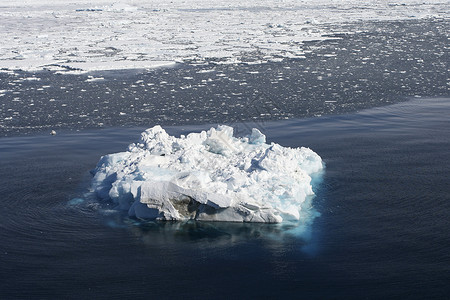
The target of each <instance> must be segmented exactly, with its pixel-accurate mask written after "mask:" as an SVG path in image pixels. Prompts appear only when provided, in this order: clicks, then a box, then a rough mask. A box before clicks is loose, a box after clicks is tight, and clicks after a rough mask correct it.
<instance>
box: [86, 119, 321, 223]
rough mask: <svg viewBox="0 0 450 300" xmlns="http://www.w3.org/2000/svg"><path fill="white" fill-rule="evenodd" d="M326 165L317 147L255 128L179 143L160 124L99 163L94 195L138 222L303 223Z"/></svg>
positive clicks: (225, 129)
mask: <svg viewBox="0 0 450 300" xmlns="http://www.w3.org/2000/svg"><path fill="white" fill-rule="evenodd" d="M323 168H324V165H323V162H322V160H321V158H320V156H319V155H318V154H316V153H315V152H314V151H312V150H311V149H309V148H305V147H300V148H289V147H282V146H280V145H278V144H276V143H271V144H268V143H266V137H265V135H264V134H262V133H261V132H260V131H259V130H258V129H255V128H254V129H252V132H251V134H249V135H248V136H245V137H234V136H233V128H232V127H229V126H225V125H219V126H218V127H217V128H211V129H209V130H208V131H202V132H200V133H190V134H188V135H181V136H180V137H178V138H177V137H175V136H171V135H169V134H168V133H167V132H166V131H165V130H164V129H163V128H162V127H161V126H155V127H153V128H149V129H147V130H145V131H144V132H143V133H142V134H141V137H140V140H139V141H138V142H136V143H133V144H131V145H129V146H128V149H127V151H125V152H119V153H114V154H108V155H105V156H103V157H102V158H101V159H100V161H99V162H98V164H97V166H96V168H95V169H94V170H92V174H93V179H92V191H93V192H95V193H96V194H97V196H98V197H99V198H101V199H103V200H105V201H112V202H114V203H115V204H116V205H117V207H118V208H119V209H122V210H127V211H128V214H129V216H131V217H136V218H139V219H146V220H187V219H194V220H200V221H230V222H262V223H280V222H282V221H285V220H294V221H295V220H299V218H300V211H301V205H302V203H303V202H304V201H305V200H307V199H309V198H310V197H313V196H314V192H313V189H312V180H311V176H313V175H314V174H318V173H319V172H321V171H322V170H323Z"/></svg>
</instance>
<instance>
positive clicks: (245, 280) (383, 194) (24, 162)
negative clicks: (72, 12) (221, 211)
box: [0, 21, 450, 299]
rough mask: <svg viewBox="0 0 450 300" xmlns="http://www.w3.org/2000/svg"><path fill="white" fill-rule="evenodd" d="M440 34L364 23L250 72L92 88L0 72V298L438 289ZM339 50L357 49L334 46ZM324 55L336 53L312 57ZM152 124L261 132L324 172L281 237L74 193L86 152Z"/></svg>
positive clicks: (445, 198) (442, 285) (125, 140)
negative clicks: (137, 215)
mask: <svg viewBox="0 0 450 300" xmlns="http://www.w3.org/2000/svg"><path fill="white" fill-rule="evenodd" d="M445 28H448V22H441V21H435V22H427V21H423V22H422V23H421V22H411V23H408V22H406V23H402V22H397V23H391V24H385V23H382V24H372V25H370V26H369V25H367V28H366V30H365V31H363V32H362V33H361V34H359V35H355V36H343V39H342V40H333V41H329V42H327V43H326V42H320V43H319V44H317V43H316V44H311V45H310V47H311V49H313V48H314V49H313V50H314V51H313V52H312V53H315V54H314V56H313V54H311V57H309V59H306V60H302V61H289V62H283V63H279V64H275V63H272V64H267V65H262V66H234V67H232V66H219V65H217V66H215V67H214V68H213V67H211V65H209V66H182V67H179V68H175V69H165V70H159V71H152V72H149V73H136V74H121V75H120V74H119V75H120V76H119V75H117V74H115V75H114V76H113V75H108V76H111V77H108V76H107V75H104V74H103V75H102V76H103V77H104V79H103V81H101V80H100V81H86V80H87V79H90V78H88V77H87V75H86V76H84V75H83V76H84V77H83V76H73V77H71V76H67V77H66V76H59V75H55V74H50V73H35V74H28V73H20V72H16V73H14V74H11V73H0V77H1V79H2V81H1V82H0V84H1V87H0V90H1V92H0V94H3V96H1V97H0V105H1V109H0V115H1V121H0V125H1V126H0V131H1V133H2V135H3V136H4V137H2V138H0V182H1V184H0V204H1V210H0V241H1V242H0V298H1V299H123V298H135V299H144V298H145V299H149V298H150V299H154V298H166V299H168V298H170V299H173V298H181V297H185V298H200V299H211V298H214V299H233V298H245V299H248V298H265V299H279V298H297V299H324V298H325V299H330V298H331V299H333V298H339V299H349V298H350V299H361V298H363V299H364V298H367V299H380V298H383V299H385V298H387V299H445V298H447V297H448V295H449V293H450V286H449V284H448V281H449V278H450V235H449V230H450V226H449V225H450V224H449V218H448V213H449V211H450V184H449V178H450V150H449V149H450V130H449V129H450V118H449V117H448V116H450V96H449V93H448V86H447V85H446V80H448V76H446V75H445V74H446V73H445V72H446V70H447V67H448V65H447V67H446V64H447V63H448V59H447V58H448V54H445V51H444V52H443V49H444V48H445V43H444V41H445V39H446V38H445V34H444V33H445V32H446V30H445ZM388 29H389V30H390V31H385V30H388ZM447 32H448V31H447ZM425 33H427V34H425ZM418 37H420V41H419V38H418ZM414 40H416V44H415V45H416V46H418V45H419V44H420V45H422V46H423V47H422V46H421V47H412V46H413V45H414ZM402 41H403V42H402ZM357 43H359V44H357ZM356 44H357V45H358V47H359V49H362V50H361V51H362V52H363V55H362V54H361V55H360V53H361V51H353V50H352V51H350V52H346V51H347V50H348V49H351V48H350V46H351V45H356ZM369 45H371V46H372V48H370V47H368V46H369ZM375 46H376V47H378V48H376V49H384V50H383V51H379V52H377V51H375V50H374V48H373V47H375ZM362 47H366V48H362ZM332 49H334V50H332ZM343 49H346V50H343ZM355 49H356V46H355ZM364 49H366V50H364ZM388 49H391V50H392V51H391V50H389V51H390V52H389V51H388ZM330 51H331V52H330ZM332 51H335V53H334V54H335V55H337V56H338V57H339V55H343V56H342V59H336V60H332V61H331V60H330V59H333V57H336V56H331V55H327V56H324V55H325V54H333V53H332ZM364 51H369V52H364ZM370 51H371V52H370ZM386 51H387V52H386ZM353 52H355V53H357V54H355V56H352V54H351V53H353ZM388 52H389V53H391V54H386V53H388ZM321 53H322V54H321ZM383 53H384V54H383ZM320 54H321V55H320ZM369 54H370V55H369ZM377 55H379V56H380V57H381V56H382V55H385V56H384V59H381V60H380V59H376V57H377ZM351 57H359V58H357V59H356V58H355V60H353V61H351V64H350V65H349V68H353V69H352V70H350V71H348V70H349V69H345V70H347V71H348V72H347V71H344V72H341V71H338V69H339V68H340V69H341V70H342V68H344V66H343V65H342V64H343V62H344V61H345V60H347V61H349V59H350V58H351ZM363 57H367V59H364V60H363ZM446 57H447V58H446ZM371 58H373V61H372V62H373V63H374V64H373V65H371V64H370V59H371ZM403 58H404V61H403V63H402V59H403ZM408 58H410V59H408ZM389 59H391V61H389ZM364 61H366V62H368V64H364V63H363V62H364ZM427 62H429V63H427ZM314 63H316V64H314ZM317 64H319V65H317ZM320 64H323V65H320ZM314 66H322V67H321V68H320V69H318V70H311V68H313V67H314ZM337 66H339V68H338V69H335V67H337ZM308 67H309V69H307V68H308ZM257 68H259V70H257ZM327 68H328V69H329V70H327ZM208 69H210V70H211V71H208V72H206V71H205V70H208ZM306 71H307V72H306ZM316 71H317V72H322V73H323V74H318V73H317V72H316ZM255 72H259V73H255ZM311 72H316V73H311ZM189 74H191V75H189ZM205 74H209V75H208V76H209V77H203V76H206V75H205ZM219 74H224V75H219ZM258 74H259V75H258ZM328 74H331V75H330V76H328ZM336 74H342V75H341V77H339V76H337V75H336ZM335 75H336V76H335ZM96 76H97V77H99V76H100V75H98V74H97V75H96ZM196 76H197V77H196ZM31 77H34V78H40V79H31V80H30V79H24V78H31ZM158 78H159V79H158ZM227 78H228V79H227ZM276 78H278V79H276ZM373 78H375V79H376V80H372V79H373ZM91 79H92V78H91ZM208 79H211V80H212V81H213V82H215V83H214V84H212V83H211V81H208ZM231 79H233V80H231ZM156 80H158V82H156ZM171 80H172V81H171ZM203 80H206V81H205V82H203ZM264 80H267V82H266V81H264ZM192 81H194V82H195V83H194V84H193V83H192ZM269 81H270V82H269ZM48 82H51V84H49V83H48ZM164 82H165V83H164ZM244 82H245V84H244ZM93 83H95V85H93ZM148 84H150V85H148ZM151 84H154V85H151ZM171 84H173V85H171ZM189 85H190V87H189ZM202 85H205V86H202ZM120 86H123V88H122V89H121V88H119V87H120ZM181 86H182V87H183V88H184V91H185V92H182V89H181V88H180V87H181ZM194 86H196V87H195V88H196V89H195V90H193V87H194ZM248 86H251V88H248ZM309 86H311V87H315V90H314V89H311V90H309V89H308V87H309ZM62 87H64V88H62ZM152 87H154V90H152ZM269 87H270V88H269ZM203 88H204V90H203ZM70 89H73V93H72V92H69V93H66V90H70ZM81 90H84V92H83V91H81ZM121 90H122V92H123V93H122V94H120V91H121ZM172 90H174V91H172ZM133 91H134V92H133ZM203 91H205V92H203ZM314 91H316V92H314ZM106 92H108V93H106ZM82 93H85V94H83V95H85V96H83V95H82ZM135 94H136V95H135ZM153 94H154V95H157V96H154V97H153V98H151V97H150V98H149V99H153V100H151V101H150V100H142V99H141V97H142V96H145V95H153ZM172 94H173V95H174V97H173V98H172ZM111 95H115V96H111ZM132 95H135V96H133V98H130V97H131V96H132ZM177 95H179V97H181V98H178V96H177ZM110 96H111V97H110ZM122 96H123V97H122ZM227 97H228V98H227ZM252 97H253V98H252ZM135 98H137V99H135ZM52 99H53V100H52ZM77 99H81V100H77ZM95 99H97V100H95ZM133 99H134V100H133ZM167 99H174V100H173V101H169V100H167ZM180 99H181V100H180ZM224 99H228V100H224ZM252 99H253V100H252ZM255 99H256V100H255ZM261 99H266V100H267V101H263V100H261ZM210 100H211V101H210ZM269 100H270V101H269ZM77 101H78V102H77ZM133 101H134V102H133ZM158 101H159V102H158ZM252 101H253V102H252ZM255 101H256V102H255ZM222 102H224V103H225V104H222ZM89 103H91V104H92V107H91V106H89V105H90V104H89ZM108 103H109V104H108ZM130 103H133V104H130ZM25 104H26V105H25ZM63 104H65V105H63ZM102 105H103V106H102ZM131 105H133V106H131ZM179 105H182V106H183V107H179ZM374 106H379V107H378V108H373V107H374ZM102 107H103V108H102ZM133 107H134V108H135V109H133ZM370 107H372V108H370ZM168 108H170V109H168ZM96 110H97V111H96ZM355 110H359V112H355ZM268 112H271V113H273V115H268V116H266V115H265V114H266V113H268ZM120 113H122V114H120ZM133 113H135V115H134V117H133ZM319 115H321V116H320V117H319ZM21 116H22V117H21ZM139 116H141V117H142V118H140V117H139ZM313 116H315V117H313ZM284 118H289V119H288V120H283V119H284ZM157 123H165V124H166V126H165V128H166V129H167V131H168V132H169V133H171V134H175V135H179V134H184V133H187V132H190V131H199V130H203V129H208V128H209V127H211V125H208V123H210V124H214V123H225V124H228V125H232V126H234V127H235V129H236V132H237V133H238V134H244V133H245V132H246V131H247V130H248V128H249V127H258V128H260V129H261V130H262V131H263V132H264V133H265V134H266V135H267V139H268V141H269V142H271V141H273V142H276V143H279V144H281V145H283V146H290V147H299V146H306V147H310V148H311V149H313V150H314V151H316V152H317V153H318V154H319V155H320V156H321V157H322V159H323V160H324V162H325V164H326V169H325V172H324V174H323V176H322V178H321V181H320V182H317V183H316V184H315V191H316V197H315V198H314V199H313V201H312V203H311V207H310V212H309V216H308V214H307V216H306V217H305V220H304V221H303V223H302V224H300V226H299V227H298V228H296V230H293V229H292V228H286V227H284V226H280V225H273V224H272V225H268V224H226V223H190V222H188V223H152V222H148V223H137V222H136V221H134V220H130V219H128V218H127V217H126V216H124V215H123V214H122V213H120V212H117V211H116V210H114V209H113V208H112V207H109V206H108V205H107V204H105V203H100V202H99V201H98V200H97V199H95V198H94V197H92V195H90V194H89V193H88V190H89V183H90V180H91V175H90V173H89V170H91V169H92V168H94V167H95V165H96V163H97V161H98V160H99V158H100V157H101V156H102V155H104V154H107V153H114V152H119V151H124V150H125V149H126V147H127V145H128V144H129V143H132V142H135V141H136V140H137V139H138V138H139V134H140V132H141V131H142V130H144V129H145V128H146V127H151V126H153V125H155V124H157ZM197 124H200V125H197ZM205 124H207V125H205ZM123 126H127V127H123ZM51 129H56V130H57V135H55V136H50V135H49V134H48V133H49V131H50V130H51ZM77 130H79V131H77ZM313 215H315V216H316V217H315V218H313V217H312V216H313Z"/></svg>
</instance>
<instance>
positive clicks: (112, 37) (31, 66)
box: [0, 0, 450, 74]
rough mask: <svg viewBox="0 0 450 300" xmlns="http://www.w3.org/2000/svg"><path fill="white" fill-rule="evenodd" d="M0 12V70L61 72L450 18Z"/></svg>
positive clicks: (351, 10) (195, 57)
mask: <svg viewBox="0 0 450 300" xmlns="http://www.w3.org/2000/svg"><path fill="white" fill-rule="evenodd" d="M0 7H1V9H0V40H2V43H1V45H0V71H1V70H6V71H8V70H19V69H20V70H24V71H40V70H53V71H57V72H61V73H68V74H70V73H83V72H89V71H99V70H112V69H132V68H143V69H148V68H154V67H159V66H165V65H167V64H168V65H170V64H173V63H176V62H189V63H204V62H206V61H208V60H209V59H213V60H215V61H216V62H217V63H240V62H248V63H250V62H251V63H264V62H268V61H279V60H282V59H284V58H303V57H304V52H303V43H304V42H305V41H309V40H320V39H325V38H326V37H324V36H325V35H327V34H333V33H334V32H333V30H335V28H336V26H334V25H335V24H344V23H345V24H349V23H355V22H361V21H387V20H402V19H421V18H430V17H437V18H448V13H449V11H450V10H449V9H448V8H449V4H448V2H445V1H429V0H428V1H427V0H425V1H424V0H420V1H419V0H403V1H399V0H392V1H384V0H373V1H366V2H363V1H357V0H339V1H337V0H317V1H297V0H285V1H272V0H255V1H252V2H251V3H250V2H242V1H238V0H229V1H226V2H225V3H224V2H223V1H206V0H191V1H183V0H173V1H163V0H155V1H144V0H128V1H126V0H122V1H120V0H119V1H114V2H113V3H111V1H106V0H92V1H86V0H73V1H66V0H54V1H46V0H25V1H18V0H11V1H7V2H5V3H2V4H1V5H0ZM324 25H326V26H324ZM355 30H357V29H355ZM350 33H351V32H350ZM249 58H250V60H249Z"/></svg>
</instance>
